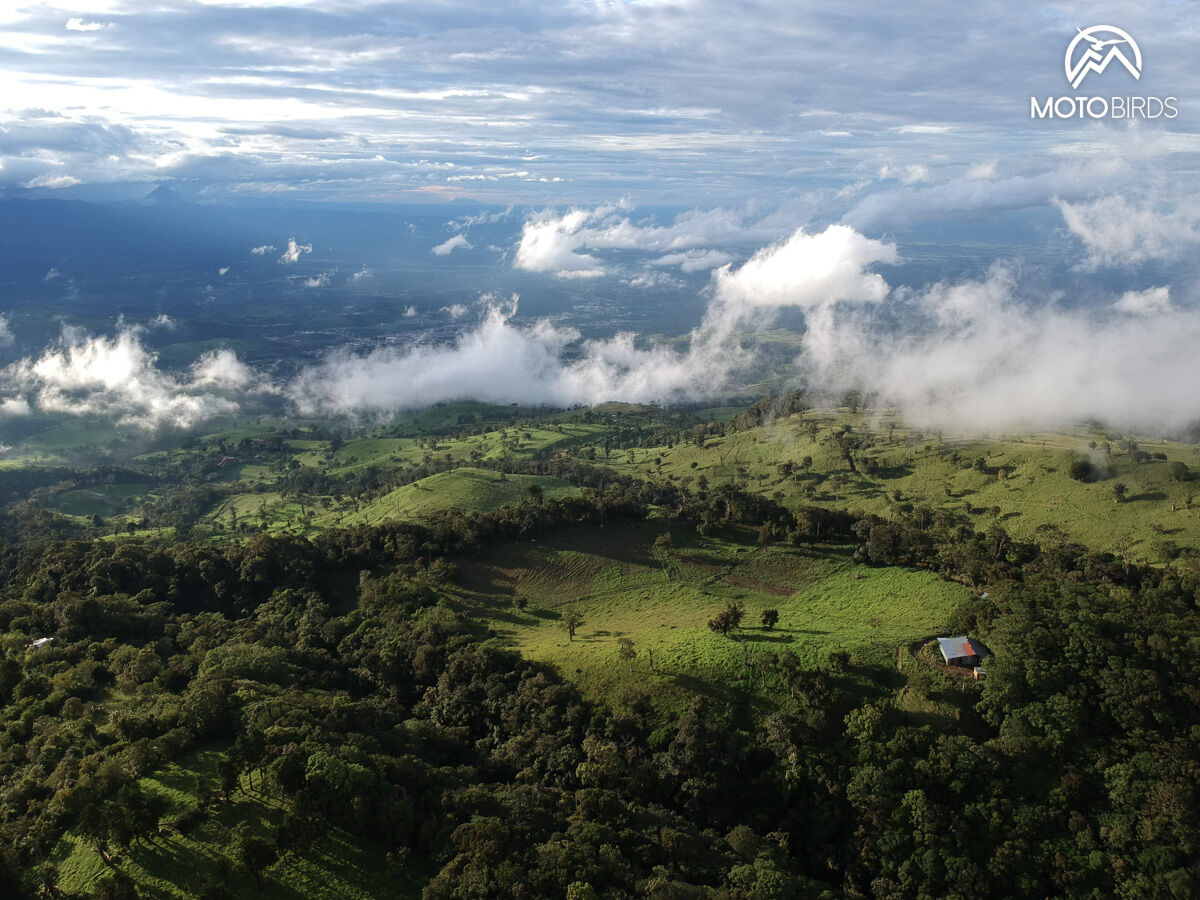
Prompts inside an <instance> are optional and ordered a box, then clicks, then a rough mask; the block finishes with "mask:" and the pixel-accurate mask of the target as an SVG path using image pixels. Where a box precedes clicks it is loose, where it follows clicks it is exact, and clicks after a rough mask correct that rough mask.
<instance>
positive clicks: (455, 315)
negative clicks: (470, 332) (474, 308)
mask: <svg viewBox="0 0 1200 900" xmlns="http://www.w3.org/2000/svg"><path fill="white" fill-rule="evenodd" d="M442 312H444V313H446V314H447V315H448V316H450V318H452V319H461V318H462V317H463V316H465V315H466V314H467V312H468V310H467V307H465V306H464V305H463V304H461V303H455V304H453V305H452V306H443V307H442Z"/></svg>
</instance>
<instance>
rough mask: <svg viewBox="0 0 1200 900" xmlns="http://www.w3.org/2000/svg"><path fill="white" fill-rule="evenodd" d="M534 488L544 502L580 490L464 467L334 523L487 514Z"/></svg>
mask: <svg viewBox="0 0 1200 900" xmlns="http://www.w3.org/2000/svg"><path fill="white" fill-rule="evenodd" d="M533 485H537V486H538V487H540V488H541V490H542V496H543V497H545V499H547V500H553V499H558V498H560V497H566V496H568V495H570V494H572V493H577V492H578V490H579V489H578V488H576V487H574V486H573V485H571V484H569V483H567V482H566V481H563V480H562V479H560V478H549V477H546V476H542V475H505V474H503V473H500V472H493V471H491V470H490V469H475V468H471V467H464V468H461V469H455V470H454V471H452V472H440V473H438V474H437V475H430V476H429V477H428V478H422V479H420V480H419V481H414V482H413V483H412V484H406V485H404V486H403V487H400V488H397V489H396V490H394V491H392V492H391V493H389V494H386V495H384V496H383V497H381V498H380V499H379V500H376V501H375V502H374V503H371V504H370V505H368V506H366V507H364V508H363V509H361V510H357V511H355V512H352V513H348V514H345V515H339V516H338V518H337V520H336V521H337V523H338V524H343V525H377V524H379V523H380V522H389V521H399V520H405V519H420V518H423V517H424V516H427V515H429V514H430V513H433V512H438V511H442V510H455V511H458V512H489V511H491V510H493V509H496V508H498V507H501V506H505V505H507V504H512V503H521V502H523V501H525V500H528V499H529V497H530V495H529V488H530V487H531V486H533ZM332 522H333V518H332V517H324V518H320V519H317V524H319V525H320V524H331V523H332Z"/></svg>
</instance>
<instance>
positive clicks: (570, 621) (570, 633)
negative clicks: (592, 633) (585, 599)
mask: <svg viewBox="0 0 1200 900" xmlns="http://www.w3.org/2000/svg"><path fill="white" fill-rule="evenodd" d="M582 625H583V614H582V613H581V612H579V610H577V609H575V608H574V607H573V606H568V607H567V608H566V609H564V610H563V611H562V627H563V628H565V629H566V631H567V638H568V639H569V640H572V641H573V640H575V632H576V631H577V630H578V629H579V628H580V627H581V626H582Z"/></svg>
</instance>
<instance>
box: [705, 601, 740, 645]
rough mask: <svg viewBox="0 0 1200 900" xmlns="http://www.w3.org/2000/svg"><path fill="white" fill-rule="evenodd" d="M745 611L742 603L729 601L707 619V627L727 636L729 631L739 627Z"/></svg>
mask: <svg viewBox="0 0 1200 900" xmlns="http://www.w3.org/2000/svg"><path fill="white" fill-rule="evenodd" d="M745 614H746V611H745V609H744V608H743V607H742V604H740V603H737V602H730V603H729V604H728V605H727V606H726V607H725V608H724V609H723V610H721V611H720V612H719V613H717V614H716V615H715V616H713V617H712V618H711V619H709V620H708V627H709V628H711V629H712V630H713V631H715V632H716V633H717V634H721V635H724V636H725V637H729V635H730V633H731V632H733V631H736V630H737V629H738V628H740V627H741V624H742V617H743V616H745Z"/></svg>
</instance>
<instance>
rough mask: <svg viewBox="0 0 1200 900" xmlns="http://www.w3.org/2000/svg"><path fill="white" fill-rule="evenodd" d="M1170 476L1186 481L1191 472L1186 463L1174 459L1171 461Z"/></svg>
mask: <svg viewBox="0 0 1200 900" xmlns="http://www.w3.org/2000/svg"><path fill="white" fill-rule="evenodd" d="M1170 469H1171V477H1172V478H1174V479H1175V480H1176V481H1188V480H1190V479H1191V477H1192V472H1191V470H1190V469H1188V466H1187V463H1185V462H1179V461H1178V460H1176V461H1175V462H1173V463H1171V466H1170Z"/></svg>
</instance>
